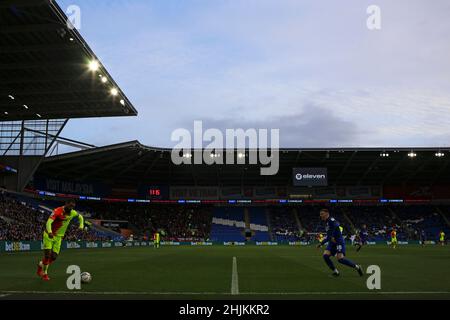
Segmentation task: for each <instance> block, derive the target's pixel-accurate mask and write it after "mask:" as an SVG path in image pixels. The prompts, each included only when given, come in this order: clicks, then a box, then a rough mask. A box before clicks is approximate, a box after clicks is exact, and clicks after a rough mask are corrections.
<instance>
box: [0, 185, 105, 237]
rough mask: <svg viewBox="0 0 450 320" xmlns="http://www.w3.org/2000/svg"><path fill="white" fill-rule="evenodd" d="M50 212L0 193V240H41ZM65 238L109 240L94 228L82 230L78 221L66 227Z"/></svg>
mask: <svg viewBox="0 0 450 320" xmlns="http://www.w3.org/2000/svg"><path fill="white" fill-rule="evenodd" d="M49 215H50V212H48V211H47V210H44V209H41V208H34V207H33V206H31V205H29V204H27V203H26V202H23V201H20V200H18V199H15V198H13V197H9V196H7V195H6V194H5V193H2V194H0V241H1V240H9V241H19V240H20V241H29V240H42V236H43V232H44V228H45V223H46V221H47V219H48V217H49ZM64 238H65V240H87V241H99V240H109V238H108V237H107V236H105V235H101V234H99V233H98V232H96V231H95V230H89V231H88V232H83V231H81V230H79V229H78V221H75V223H71V225H70V226H69V228H68V229H67V232H66V235H65V237H64Z"/></svg>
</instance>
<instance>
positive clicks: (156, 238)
mask: <svg viewBox="0 0 450 320" xmlns="http://www.w3.org/2000/svg"><path fill="white" fill-rule="evenodd" d="M159 242H160V236H159V232H158V231H156V232H155V234H154V235H153V246H154V247H155V248H159Z"/></svg>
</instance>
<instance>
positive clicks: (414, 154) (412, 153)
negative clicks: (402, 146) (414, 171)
mask: <svg viewBox="0 0 450 320" xmlns="http://www.w3.org/2000/svg"><path fill="white" fill-rule="evenodd" d="M408 157H410V158H415V157H417V154H416V153H414V152H413V151H411V152H410V153H408Z"/></svg>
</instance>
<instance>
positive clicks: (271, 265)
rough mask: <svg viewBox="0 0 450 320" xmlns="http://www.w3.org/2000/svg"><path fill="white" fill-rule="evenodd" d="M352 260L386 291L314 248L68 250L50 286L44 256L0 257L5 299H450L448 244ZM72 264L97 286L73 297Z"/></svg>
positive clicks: (375, 252) (371, 250) (373, 252)
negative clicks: (374, 273)
mask: <svg viewBox="0 0 450 320" xmlns="http://www.w3.org/2000/svg"><path fill="white" fill-rule="evenodd" d="M347 256H348V257H349V258H350V259H352V260H354V261H355V262H357V263H360V264H362V265H363V268H364V269H366V268H367V266H369V265H378V266H379V267H380V268H381V290H379V291H370V290H368V289H367V286H366V279H367V277H368V275H366V276H365V277H363V278H361V277H359V276H358V275H357V273H356V272H355V271H354V270H352V269H349V268H347V267H345V266H342V265H339V264H337V263H336V265H337V266H338V268H339V270H340V271H341V277H340V278H336V279H335V278H332V277H330V276H329V274H330V271H329V270H328V269H327V268H326V266H325V264H324V262H323V260H322V251H321V250H318V249H316V248H314V247H312V246H309V247H288V246H278V247H257V246H246V247H225V246H212V247H195V246H192V247H191V246H183V247H162V248H160V249H154V248H142V247H141V248H114V249H85V250H66V251H63V252H62V253H61V255H60V257H59V258H58V260H57V261H56V263H55V264H53V265H52V266H51V267H50V277H51V281H50V282H44V281H42V280H40V279H39V278H38V277H37V276H36V275H35V271H36V263H37V261H38V259H39V258H40V257H41V253H40V252H31V253H30V252H28V253H10V254H7V253H2V254H0V261H1V263H0V298H3V299H9V298H37V299H39V298H52V299H54V298H70V299H73V298H83V299H85V298H88V299H89V298H95V299H101V298H108V299H110V298H117V299H127V298H133V299H136V298H143V299H174V298H180V299H356V298H360V299H393V298H394V299H417V298H420V299H450V277H449V271H450V247H447V246H446V247H440V246H427V247H424V248H422V247H420V246H400V247H399V248H397V249H396V250H393V249H391V248H388V247H385V246H372V247H364V248H363V249H362V250H361V252H359V253H356V252H355V250H354V248H349V249H348V252H347ZM233 257H236V271H237V272H236V273H237V277H233V276H232V269H233ZM69 265H78V266H80V268H81V269H82V271H88V272H90V273H91V274H92V276H93V281H92V282H91V283H90V284H85V285H82V289H81V290H80V291H78V292H75V293H74V292H70V291H69V290H68V289H67V287H66V279H67V277H68V274H66V269H67V267H68V266H69ZM233 278H235V280H234V284H233V285H232V279H233ZM232 286H233V287H234V289H233V290H234V293H235V294H233V295H232V294H231V292H232ZM236 293H238V294H236Z"/></svg>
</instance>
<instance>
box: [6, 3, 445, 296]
mask: <svg viewBox="0 0 450 320" xmlns="http://www.w3.org/2000/svg"><path fill="white" fill-rule="evenodd" d="M13 3H14V4H13ZM0 16H1V17H2V18H3V19H2V22H1V23H2V28H1V30H0V33H1V34H2V38H1V39H0V48H1V50H0V59H1V64H0V69H1V70H2V72H1V75H0V82H1V89H0V91H1V93H0V109H1V112H0V134H1V136H0V138H1V141H0V152H1V157H0V186H1V195H0V197H1V199H0V259H1V262H2V263H1V264H0V299H36V298H41V299H42V298H48V299H55V298H60V299H65V298H68V299H78V298H82V299H91V298H93V299H105V298H106V299H317V298H320V299H449V298H450V290H449V288H450V278H449V277H448V276H447V272H448V270H449V268H450V251H449V249H448V246H447V243H446V239H447V238H446V237H448V235H449V234H450V166H449V163H450V148H447V147H442V146H436V147H381V148H379V147H378V148H374V147H367V148H364V147H362V148H347V147H346V148H301V147H298V148H280V149H279V150H277V151H278V155H279V171H278V173H277V174H275V175H261V174H260V169H261V165H259V164H250V163H249V161H247V160H248V159H249V157H250V153H251V152H252V150H250V149H244V150H241V149H233V150H228V152H231V153H232V154H233V157H234V158H236V159H238V158H240V159H241V160H242V159H243V161H241V162H242V163H236V164H217V163H215V164H212V165H209V164H205V163H202V164H181V165H176V164H174V163H173V161H172V158H171V155H172V152H173V150H172V149H171V148H161V147H152V146H147V145H145V144H141V143H140V142H139V141H138V140H134V141H128V142H121V143H116V144H110V145H103V146H96V145H95V144H94V143H93V142H91V141H78V140H76V139H74V138H73V137H64V136H63V135H62V133H63V129H64V128H65V126H66V125H67V123H68V122H69V121H70V120H71V119H78V118H99V121H102V120H103V119H102V118H107V117H136V116H137V117H139V115H138V109H139V108H135V106H133V103H132V102H131V101H130V99H129V98H127V96H126V95H125V92H123V91H122V89H121V88H120V87H119V86H118V85H117V83H116V82H115V80H114V79H113V78H112V76H111V75H110V74H109V73H108V71H107V70H106V68H105V67H104V66H103V65H101V63H100V62H99V59H98V58H97V56H96V55H95V53H94V52H93V51H92V50H91V48H90V47H89V45H88V44H87V42H86V41H85V40H84V39H83V37H82V36H81V35H80V34H79V33H78V31H77V30H76V29H71V28H69V27H68V25H67V23H66V21H67V16H66V14H65V13H64V11H63V10H62V9H61V8H60V7H59V6H58V4H56V2H53V1H43V0H42V1H25V0H21V1H6V2H2V3H1V4H0ZM93 61H94V62H95V63H93ZM60 148H61V149H64V148H70V149H71V151H69V152H59V149H60ZM203 151H204V150H203V149H194V148H193V149H192V150H189V152H188V153H185V154H184V155H183V156H184V157H185V158H190V157H192V154H195V153H197V152H203ZM214 155H215V156H216V157H224V154H221V153H220V151H216V152H215V153H214ZM317 173H320V174H319V175H318V174H317ZM299 175H300V178H298V177H299ZM72 200H75V201H76V211H77V212H78V213H80V214H81V215H82V216H83V217H84V222H85V225H87V226H89V227H86V228H85V229H84V230H79V228H78V221H77V219H76V218H75V220H74V222H72V223H71V224H70V226H69V227H68V229H67V232H66V234H65V237H64V239H63V240H62V243H61V255H60V257H58V259H57V261H55V263H54V264H52V265H51V267H50V268H49V270H50V271H49V274H50V277H51V280H50V281H48V282H45V281H42V279H40V278H39V277H38V276H37V275H36V265H37V263H38V262H39V259H41V258H42V250H43V249H44V243H43V232H44V228H45V225H46V221H47V219H48V218H49V216H50V215H52V213H53V212H54V210H55V209H56V208H58V207H61V206H64V205H65V204H66V203H67V202H70V201H72ZM323 209H328V210H329V212H330V213H331V215H332V216H333V217H334V218H335V219H336V220H337V221H339V222H340V226H341V227H342V228H343V229H342V230H341V233H342V235H343V238H344V239H345V243H346V246H347V255H348V256H349V258H350V259H352V260H355V261H357V262H358V263H359V264H360V265H361V266H362V268H363V269H364V275H363V276H362V277H360V276H359V275H358V274H357V273H356V272H355V271H354V270H351V269H348V268H345V267H344V266H338V268H339V271H340V272H341V276H340V278H338V279H335V278H332V277H330V276H329V274H330V270H329V269H328V268H327V266H326V265H325V264H324V262H323V258H322V251H323V249H319V248H317V245H318V243H319V241H318V238H319V236H320V235H326V234H327V231H328V229H326V226H325V224H324V223H323V222H322V221H321V220H320V216H319V213H320V212H321V210H323ZM362 229H365V230H367V239H366V241H364V242H365V243H364V245H363V246H362V247H360V248H358V241H359V240H358V235H359V234H360V233H361V230H362ZM393 231H395V232H396V237H398V243H397V242H396V244H393V243H392V232H393ZM156 234H157V237H158V238H159V237H160V241H159V239H158V241H157V242H158V244H156V241H155V239H154V237H155V235H156ZM359 249H360V250H359ZM71 265H77V266H79V267H80V268H81V270H82V271H88V272H89V273H90V274H91V275H92V281H91V282H90V283H86V284H83V285H82V288H81V290H70V289H68V287H67V286H66V281H67V277H68V274H67V268H68V266H71ZM373 265H375V266H378V267H379V268H380V270H381V287H380V288H377V289H375V290H373V289H369V288H368V286H367V283H368V282H367V281H366V280H367V279H368V278H369V277H370V275H371V273H370V271H367V268H368V267H369V266H373ZM366 271H367V272H366ZM337 281H339V282H340V283H339V286H336V282H337Z"/></svg>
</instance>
